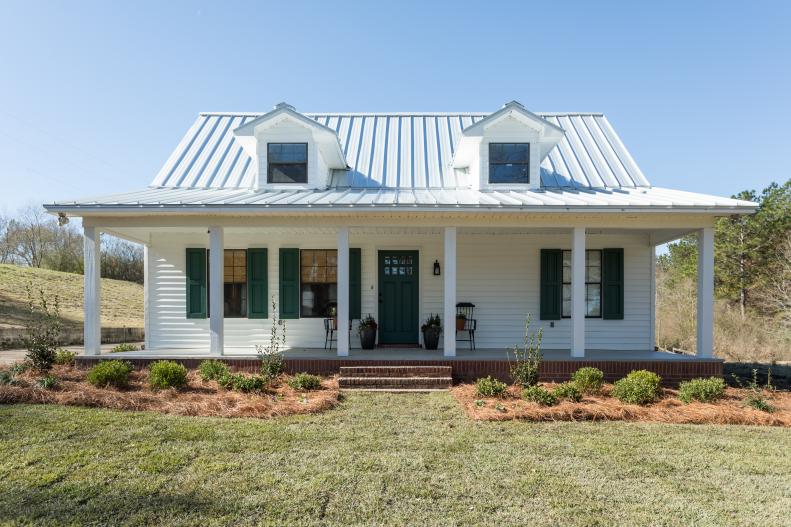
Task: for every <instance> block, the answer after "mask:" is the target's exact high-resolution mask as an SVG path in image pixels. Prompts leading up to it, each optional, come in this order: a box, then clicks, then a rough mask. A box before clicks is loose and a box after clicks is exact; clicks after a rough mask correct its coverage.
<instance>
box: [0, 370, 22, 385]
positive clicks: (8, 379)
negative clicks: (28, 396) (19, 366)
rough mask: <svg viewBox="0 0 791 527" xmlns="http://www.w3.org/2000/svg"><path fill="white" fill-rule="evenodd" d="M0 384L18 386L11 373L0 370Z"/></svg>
mask: <svg viewBox="0 0 791 527" xmlns="http://www.w3.org/2000/svg"><path fill="white" fill-rule="evenodd" d="M0 384H7V385H9V386H13V385H15V384H19V381H18V380H17V378H16V375H14V373H13V372H12V371H10V370H9V371H6V370H0Z"/></svg>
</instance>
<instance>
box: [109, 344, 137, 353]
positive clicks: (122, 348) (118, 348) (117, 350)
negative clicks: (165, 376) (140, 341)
mask: <svg viewBox="0 0 791 527" xmlns="http://www.w3.org/2000/svg"><path fill="white" fill-rule="evenodd" d="M139 349H140V348H138V347H137V346H135V345H134V344H129V343H128V342H122V343H120V344H118V345H116V346H115V347H113V349H111V350H110V353H123V352H124V351H139Z"/></svg>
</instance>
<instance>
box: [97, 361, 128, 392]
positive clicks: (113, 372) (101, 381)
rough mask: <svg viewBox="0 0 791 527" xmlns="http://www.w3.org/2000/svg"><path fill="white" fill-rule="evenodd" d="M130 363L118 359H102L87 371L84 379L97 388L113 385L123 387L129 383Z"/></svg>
mask: <svg viewBox="0 0 791 527" xmlns="http://www.w3.org/2000/svg"><path fill="white" fill-rule="evenodd" d="M131 371H132V365H131V364H129V363H128V362H123V361H120V360H107V361H102V362H100V363H99V364H97V365H96V366H94V367H93V368H91V370H90V371H89V372H88V375H87V376H86V380H87V381H88V382H89V383H91V384H93V385H94V386H97V387H99V388H101V387H104V386H115V387H116V388H123V387H125V386H126V385H127V384H129V373H130V372H131Z"/></svg>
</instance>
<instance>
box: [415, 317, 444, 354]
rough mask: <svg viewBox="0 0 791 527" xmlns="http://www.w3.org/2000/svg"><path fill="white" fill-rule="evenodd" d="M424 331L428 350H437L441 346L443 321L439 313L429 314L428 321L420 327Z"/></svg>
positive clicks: (424, 343)
mask: <svg viewBox="0 0 791 527" xmlns="http://www.w3.org/2000/svg"><path fill="white" fill-rule="evenodd" d="M420 330H421V331H422V332H423V346H425V348H426V349H427V350H435V349H437V347H438V346H439V336H440V334H441V333H442V321H441V320H440V318H439V315H429V317H428V319H426V322H425V323H423V325H422V326H421V327H420Z"/></svg>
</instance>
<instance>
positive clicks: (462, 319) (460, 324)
mask: <svg viewBox="0 0 791 527" xmlns="http://www.w3.org/2000/svg"><path fill="white" fill-rule="evenodd" d="M466 324H467V315H465V314H464V313H456V331H464V326H465V325H466Z"/></svg>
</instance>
